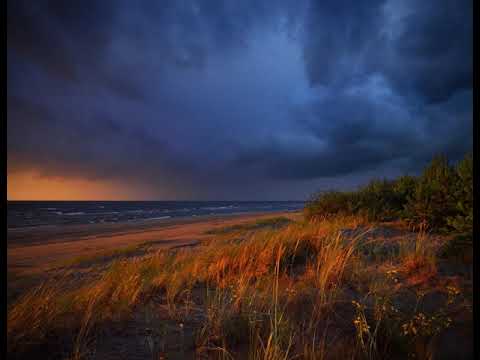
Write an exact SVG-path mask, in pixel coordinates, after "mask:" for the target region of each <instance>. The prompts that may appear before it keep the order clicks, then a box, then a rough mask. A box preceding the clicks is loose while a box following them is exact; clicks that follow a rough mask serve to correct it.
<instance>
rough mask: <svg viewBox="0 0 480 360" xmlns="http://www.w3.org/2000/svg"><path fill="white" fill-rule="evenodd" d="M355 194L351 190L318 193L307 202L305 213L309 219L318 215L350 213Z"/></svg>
mask: <svg viewBox="0 0 480 360" xmlns="http://www.w3.org/2000/svg"><path fill="white" fill-rule="evenodd" d="M354 203H355V201H354V195H353V193H349V192H340V191H328V192H322V193H318V194H316V195H314V196H313V198H312V199H311V200H310V201H308V202H307V204H306V206H305V209H304V213H305V217H306V218H307V219H311V218H314V217H317V216H330V215H340V214H350V213H352V211H353V206H354Z"/></svg>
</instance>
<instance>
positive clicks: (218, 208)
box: [200, 205, 235, 210]
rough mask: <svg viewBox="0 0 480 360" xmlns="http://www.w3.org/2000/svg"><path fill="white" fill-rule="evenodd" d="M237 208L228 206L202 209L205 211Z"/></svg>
mask: <svg viewBox="0 0 480 360" xmlns="http://www.w3.org/2000/svg"><path fill="white" fill-rule="evenodd" d="M233 208H235V206H233V205H228V206H205V207H201V208H200V209H203V210H226V209H233Z"/></svg>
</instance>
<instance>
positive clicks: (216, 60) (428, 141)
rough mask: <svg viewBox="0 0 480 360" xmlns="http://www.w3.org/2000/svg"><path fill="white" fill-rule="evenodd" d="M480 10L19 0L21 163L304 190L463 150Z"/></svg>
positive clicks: (188, 185) (12, 92) (252, 188)
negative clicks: (476, 12)
mask: <svg viewBox="0 0 480 360" xmlns="http://www.w3.org/2000/svg"><path fill="white" fill-rule="evenodd" d="M471 8H472V3H471V1H460V2H458V1H455V2H453V1H447V0H445V1H443V0H442V1H422V2H418V1H407V2H405V1H376V0H369V1H366V2H363V1H362V2H355V1H343V0H336V1H303V2H293V1H263V2H260V1H253V0H252V1H241V2H238V1H220V0H218V1H161V2H157V1H141V2H130V1H81V2H63V1H38V2H26V1H9V3H8V26H7V31H8V44H7V45H8V55H7V59H8V79H7V84H8V96H7V105H8V114H7V116H8V160H9V163H8V166H9V171H12V172H14V171H22V170H24V169H32V168H34V169H37V170H38V171H40V172H41V173H43V174H45V175H46V176H72V177H82V178H89V179H110V178H112V179H120V180H126V181H130V180H132V179H135V180H137V181H140V182H143V183H145V184H148V185H153V186H155V187H158V188H159V189H160V190H159V192H158V196H159V197H161V196H166V195H165V193H164V192H162V191H161V189H169V190H168V191H169V193H168V194H167V195H170V196H173V197H175V196H177V197H181V196H187V197H197V198H209V197H210V198H248V197H249V198H252V197H267V198H271V197H272V196H274V195H272V194H279V193H281V195H280V196H281V197H282V198H291V197H295V196H302V197H303V196H305V194H306V193H308V191H311V190H314V188H315V187H316V186H319V184H320V185H322V186H323V185H325V183H324V182H322V181H323V180H322V179H324V180H325V179H328V181H329V182H330V183H332V184H333V185H330V187H332V186H334V184H335V183H337V182H338V183H342V184H345V183H349V181H350V182H351V183H352V184H353V183H355V182H356V181H359V180H358V179H360V178H361V176H360V175H361V174H367V173H368V174H376V175H378V176H383V175H387V176H388V175H390V174H392V173H393V172H401V171H417V170H418V169H419V168H421V166H423V165H424V163H425V161H426V160H427V159H428V158H429V157H431V156H432V155H433V154H434V153H435V152H446V153H447V154H448V155H450V156H451V157H452V158H454V159H456V158H459V157H461V155H462V154H463V152H465V151H466V150H469V149H470V148H471V143H472V136H471V133H470V129H471V107H472V99H471V95H472V93H471V73H472V19H471ZM392 168H393V169H396V170H395V171H393V172H392ZM359 174H360V175H359ZM349 179H350V180H349ZM321 180H322V181H321ZM325 181H326V180H325ZM247 184H248V186H247ZM300 184H301V186H300ZM327 185H328V184H327ZM304 186H305V187H304ZM325 186H326V185H325ZM306 188H308V190H307V191H306V190H305V189H306ZM289 189H290V190H289ZM256 194H257V195H256ZM258 194H260V195H258ZM275 196H279V195H275Z"/></svg>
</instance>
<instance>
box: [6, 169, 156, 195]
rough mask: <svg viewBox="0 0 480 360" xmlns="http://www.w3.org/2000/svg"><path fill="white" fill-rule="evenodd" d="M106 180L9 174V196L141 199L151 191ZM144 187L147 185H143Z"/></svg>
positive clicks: (33, 173)
mask: <svg viewBox="0 0 480 360" xmlns="http://www.w3.org/2000/svg"><path fill="white" fill-rule="evenodd" d="M136 190H137V191H135V190H134V187H133V186H129V185H127V184H124V183H120V182H114V181H106V180H86V179H72V178H57V177H55V178H52V177H44V176H40V175H38V174H37V173H35V172H15V173H13V174H7V199H8V200H141V199H148V198H149V196H148V195H149V194H148V193H147V192H145V191H142V192H139V191H138V188H137V189H136ZM142 190H144V189H142Z"/></svg>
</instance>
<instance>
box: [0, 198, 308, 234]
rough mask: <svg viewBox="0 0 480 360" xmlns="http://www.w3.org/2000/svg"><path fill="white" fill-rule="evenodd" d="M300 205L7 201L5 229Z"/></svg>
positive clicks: (296, 207)
mask: <svg viewBox="0 0 480 360" xmlns="http://www.w3.org/2000/svg"><path fill="white" fill-rule="evenodd" d="M304 205H305V203H304V202H302V201H8V202H7V226H8V229H18V228H25V227H34V226H44V225H78V224H98V223H119V222H135V221H137V222H139V221H150V220H166V219H172V218H189V217H201V216H208V215H225V214H243V213H252V212H274V211H295V210H299V209H301V208H303V206H304Z"/></svg>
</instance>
